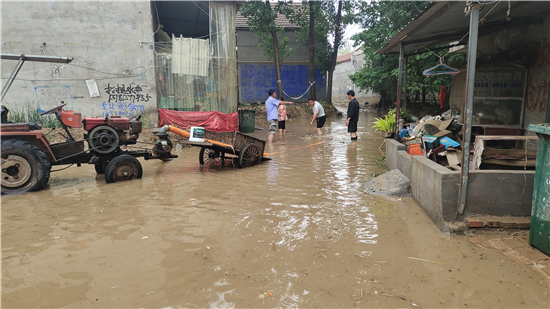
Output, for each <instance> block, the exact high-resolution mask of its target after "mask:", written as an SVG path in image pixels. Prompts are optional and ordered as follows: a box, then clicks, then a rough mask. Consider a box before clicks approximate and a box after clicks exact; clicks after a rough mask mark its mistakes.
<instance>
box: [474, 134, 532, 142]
mask: <svg viewBox="0 0 550 309" xmlns="http://www.w3.org/2000/svg"><path fill="white" fill-rule="evenodd" d="M538 139H539V138H538V137H537V136H531V135H524V136H517V135H476V141H477V140H484V141H530V140H538Z"/></svg>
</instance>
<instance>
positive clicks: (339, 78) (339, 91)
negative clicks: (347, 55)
mask: <svg viewBox="0 0 550 309" xmlns="http://www.w3.org/2000/svg"><path fill="white" fill-rule="evenodd" d="M364 64H365V56H364V54H363V53H358V54H356V55H355V56H351V61H347V62H343V63H338V64H337V65H336V67H335V68H334V75H333V79H332V102H334V103H348V102H349V100H348V96H347V94H346V93H347V92H348V90H353V91H355V98H356V99H357V100H358V101H359V103H361V104H364V103H365V102H369V104H373V103H378V102H380V95H378V94H375V93H372V91H368V92H366V91H363V90H359V89H358V88H356V87H355V86H354V85H353V82H352V81H351V79H350V78H349V75H352V74H354V73H355V72H357V71H359V70H360V69H361V68H362V67H363V65H364Z"/></svg>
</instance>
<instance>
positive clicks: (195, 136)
mask: <svg viewBox="0 0 550 309" xmlns="http://www.w3.org/2000/svg"><path fill="white" fill-rule="evenodd" d="M189 141H190V142H204V128H203V127H191V133H190V135H189Z"/></svg>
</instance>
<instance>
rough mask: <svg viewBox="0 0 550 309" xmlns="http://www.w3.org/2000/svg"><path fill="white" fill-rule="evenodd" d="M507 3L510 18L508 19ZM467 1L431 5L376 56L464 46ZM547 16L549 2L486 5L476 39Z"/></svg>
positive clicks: (468, 24)
mask: <svg viewBox="0 0 550 309" xmlns="http://www.w3.org/2000/svg"><path fill="white" fill-rule="evenodd" d="M509 3H510V18H507V17H508V15H507V11H508V9H509V8H508V4H509ZM465 8H466V1H434V2H432V3H430V4H429V5H428V7H427V8H426V9H425V10H424V11H423V12H422V13H420V14H419V15H418V16H417V17H416V18H415V19H414V20H412V21H411V22H409V24H407V25H406V26H405V27H404V28H403V29H401V30H400V31H399V32H398V33H397V34H396V35H394V36H393V37H392V38H391V39H390V40H389V41H388V42H387V43H386V44H384V46H382V48H380V49H379V50H378V51H377V52H376V53H377V54H383V55H398V54H399V48H400V44H401V43H403V45H404V49H405V53H410V52H415V51H420V50H423V49H427V48H430V47H433V46H436V45H444V44H448V43H451V42H456V41H459V40H460V41H461V42H462V43H464V42H467V40H468V36H467V34H468V32H469V30H470V17H469V16H468V15H466V13H465V12H464V9H465ZM549 13H550V1H510V2H508V1H499V2H495V3H490V4H486V5H484V6H483V9H482V10H481V11H480V14H479V18H480V21H481V20H482V19H483V22H480V25H479V37H482V36H485V35H488V34H491V33H494V32H497V31H500V30H502V29H505V28H511V27H519V26H523V25H528V24H534V23H540V22H542V20H543V19H544V18H546V17H548V14H549Z"/></svg>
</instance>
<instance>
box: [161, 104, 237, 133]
mask: <svg viewBox="0 0 550 309" xmlns="http://www.w3.org/2000/svg"><path fill="white" fill-rule="evenodd" d="M159 118H160V119H159V128H160V127H162V126H165V125H167V124H170V125H176V126H178V127H180V128H190V127H204V128H205V129H206V130H209V131H213V132H234V131H239V113H238V112H234V113H231V114H224V113H220V112H215V111H213V112H183V111H173V110H169V109H162V108H159Z"/></svg>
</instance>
